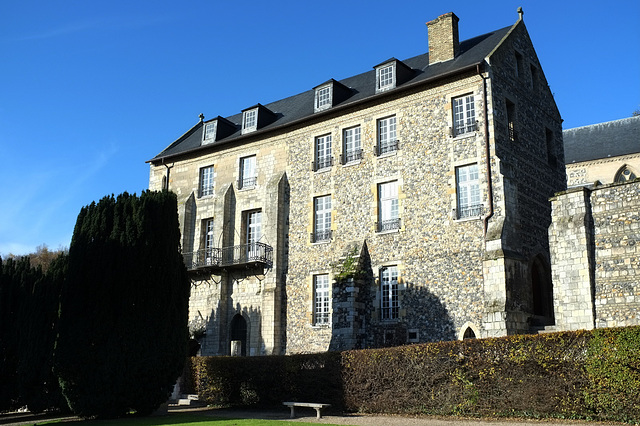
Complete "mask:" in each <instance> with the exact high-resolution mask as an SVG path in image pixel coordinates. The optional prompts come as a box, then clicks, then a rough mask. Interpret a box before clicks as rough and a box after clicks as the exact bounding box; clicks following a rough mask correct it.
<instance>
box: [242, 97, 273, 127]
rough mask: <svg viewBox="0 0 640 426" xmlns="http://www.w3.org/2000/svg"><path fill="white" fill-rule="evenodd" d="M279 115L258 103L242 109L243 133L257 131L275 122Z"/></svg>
mask: <svg viewBox="0 0 640 426" xmlns="http://www.w3.org/2000/svg"><path fill="white" fill-rule="evenodd" d="M277 119H278V116H277V115H276V114H274V113H273V111H271V110H270V109H269V108H267V107H265V106H263V105H261V104H258V105H254V106H252V107H251V108H247V109H245V110H243V111H242V130H241V132H242V134H243V135H244V134H246V133H250V132H255V131H256V130H260V129H262V128H263V127H265V126H268V125H269V124H271V123H273V122H274V121H276V120H277Z"/></svg>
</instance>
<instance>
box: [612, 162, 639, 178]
mask: <svg viewBox="0 0 640 426" xmlns="http://www.w3.org/2000/svg"><path fill="white" fill-rule="evenodd" d="M636 177H637V175H636V174H635V173H634V172H633V171H632V170H631V168H630V167H629V166H627V165H624V166H622V167H621V168H620V170H618V173H616V179H615V182H631V181H632V180H635V179H636Z"/></svg>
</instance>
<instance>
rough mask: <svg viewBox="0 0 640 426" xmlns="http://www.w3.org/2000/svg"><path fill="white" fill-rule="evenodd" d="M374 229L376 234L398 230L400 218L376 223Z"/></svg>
mask: <svg viewBox="0 0 640 426" xmlns="http://www.w3.org/2000/svg"><path fill="white" fill-rule="evenodd" d="M376 229H377V230H378V232H385V231H393V230H396V229H400V218H396V219H388V220H381V221H380V222H376Z"/></svg>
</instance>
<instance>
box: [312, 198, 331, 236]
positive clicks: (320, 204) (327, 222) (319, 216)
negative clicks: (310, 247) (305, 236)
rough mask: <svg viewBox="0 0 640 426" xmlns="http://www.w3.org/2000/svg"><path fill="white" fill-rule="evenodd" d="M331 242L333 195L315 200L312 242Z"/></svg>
mask: <svg viewBox="0 0 640 426" xmlns="http://www.w3.org/2000/svg"><path fill="white" fill-rule="evenodd" d="M330 240H331V195H324V196H322V197H315V198H314V199H313V234H312V235H311V242H312V243H318V242H322V241H330Z"/></svg>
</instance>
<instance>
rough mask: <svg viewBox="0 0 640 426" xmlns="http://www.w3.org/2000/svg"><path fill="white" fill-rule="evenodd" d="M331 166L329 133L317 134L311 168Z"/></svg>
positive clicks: (317, 168) (319, 168)
mask: <svg viewBox="0 0 640 426" xmlns="http://www.w3.org/2000/svg"><path fill="white" fill-rule="evenodd" d="M331 166H333V157H332V156H331V135H325V136H319V137H317V138H316V139H315V162H314V165H313V170H315V171H317V170H322V169H326V168H329V167H331Z"/></svg>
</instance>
